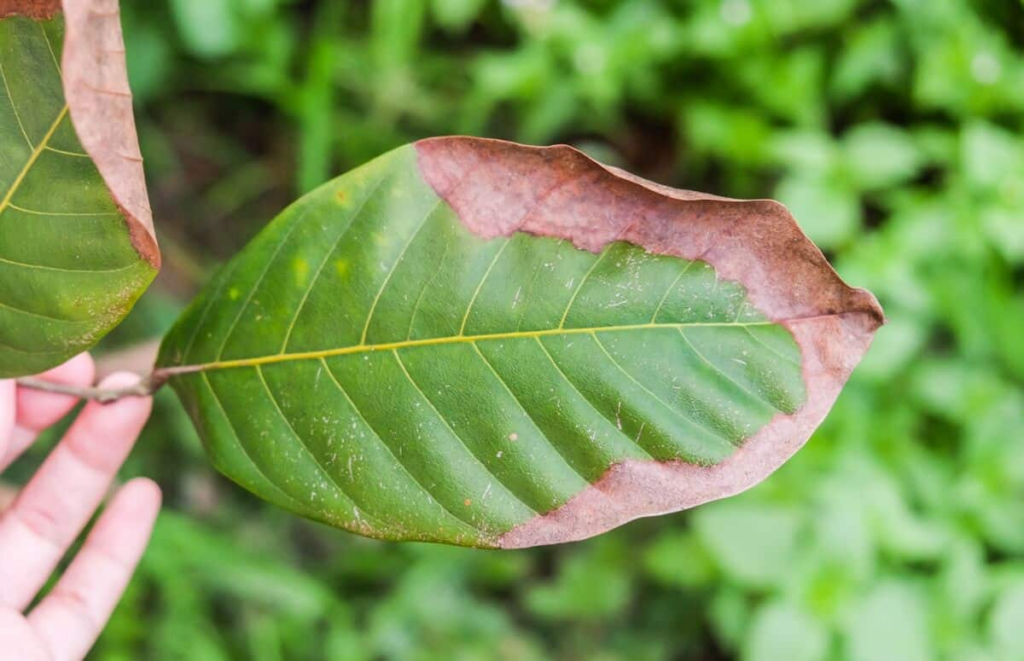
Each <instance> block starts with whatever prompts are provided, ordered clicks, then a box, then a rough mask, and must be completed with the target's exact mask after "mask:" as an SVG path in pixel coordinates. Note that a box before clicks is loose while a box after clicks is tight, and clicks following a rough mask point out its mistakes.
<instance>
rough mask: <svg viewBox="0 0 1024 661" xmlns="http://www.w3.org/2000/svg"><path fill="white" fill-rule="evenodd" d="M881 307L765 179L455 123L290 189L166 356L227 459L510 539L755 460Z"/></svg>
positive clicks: (302, 497)
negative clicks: (519, 141)
mask: <svg viewBox="0 0 1024 661" xmlns="http://www.w3.org/2000/svg"><path fill="white" fill-rule="evenodd" d="M880 322H881V310H880V309H879V308H878V305H877V303H876V302H875V300H874V298H873V297H872V296H871V295H870V294H869V293H867V292H865V291H863V290H856V289H851V288H849V287H848V286H846V285H845V284H844V283H843V282H842V281H841V280H840V279H839V278H838V276H837V275H836V274H835V272H834V271H832V269H831V267H829V266H828V264H827V262H826V261H825V260H824V258H823V257H822V255H821V253H820V252H819V251H818V250H817V249H816V248H815V247H814V246H813V245H812V244H811V243H810V242H808V241H807V239H806V238H805V237H804V236H803V235H802V234H801V233H800V230H799V228H798V227H797V226H796V224H795V223H794V222H793V220H792V217H791V216H789V214H788V213H787V212H786V211H785V209H784V208H782V207H781V206H780V205H778V204H776V203H772V202H763V201H762V202H743V201H737V200H726V199H723V198H715V197H710V196H704V195H701V194H698V193H692V192H689V191H676V190H673V189H668V188H665V187H662V186H658V185H657V184H652V183H650V182H645V181H643V180H639V179H636V178H634V177H632V176H631V175H627V174H625V173H621V172H620V171H617V170H611V169H608V168H605V167H604V166H601V165H600V164H598V163H596V162H594V161H592V160H590V159H589V158H587V157H585V156H583V155H582V154H581V153H580V152H578V151H576V150H574V149H571V148H566V147H553V148H533V147H525V146H522V145H516V144H514V143H504V142H500V141H490V140H478V139H474V138H439V139H434V140H426V141H421V142H419V143H416V144H415V145H411V146H407V147H403V148H400V149H398V150H395V151H393V152H390V153H388V154H386V155H384V156H382V157H380V158H378V159H376V160H375V161H373V162H371V163H370V164H368V165H366V166H364V167H362V168H359V169H358V170H355V171H353V172H351V173H349V174H347V175H345V176H344V177H341V178H340V179H338V180H336V181H333V182H330V183H328V184H326V185H324V186H322V187H320V188H318V189H317V190H315V191H313V192H312V193H310V194H309V195H307V196H306V197H304V198H303V199H301V200H300V201H299V202H297V203H296V204H295V205H293V206H292V207H291V208H289V209H288V210H286V211H285V212H284V213H282V214H281V216H280V217H278V219H277V220H275V221H274V222H273V223H272V224H271V225H270V226H269V227H268V228H267V229H266V230H265V231H264V232H263V233H262V234H261V235H260V236H259V237H258V238H257V239H256V240H255V241H254V242H253V243H252V244H250V245H249V246H248V247H247V248H246V249H245V250H244V251H243V252H242V253H241V254H240V255H239V256H238V257H236V258H235V259H234V260H233V261H232V262H230V263H229V264H228V265H227V266H226V267H225V268H224V269H223V270H222V271H221V273H220V274H219V276H217V277H216V278H215V279H214V281H213V282H212V283H211V284H210V285H209V286H208V287H207V289H206V290H205V291H204V292H203V294H202V295H201V296H200V297H199V298H198V299H197V300H196V302H195V303H194V304H193V306H192V307H191V308H190V309H189V310H188V311H187V312H186V313H185V314H184V315H183V317H182V318H181V319H180V320H179V322H178V323H177V324H176V326H175V328H174V329H173V330H172V331H171V333H170V334H169V335H168V337H167V339H166V340H165V342H164V345H163V347H162V349H161V356H160V359H159V361H158V364H159V365H160V369H158V372H157V374H158V376H162V377H170V379H171V383H172V385H173V386H174V388H175V389H176V391H177V392H178V394H179V395H180V396H181V398H182V400H183V401H184V402H185V405H186V408H187V410H188V411H189V413H190V415H191V416H192V418H193V420H194V422H195V423H196V425H197V427H198V429H199V430H200V434H201V436H202V437H203V439H204V441H205V443H206V445H207V448H208V450H209V452H210V454H211V456H212V458H213V460H214V463H215V464H216V465H217V466H218V468H220V469H221V470H222V471H224V472H225V473H226V474H227V475H228V476H230V477H232V478H233V479H234V480H236V481H238V482H239V483H240V484H242V485H243V486H245V487H246V488H248V489H250V490H252V491H253V492H255V493H257V494H259V495H261V496H263V497H264V498H267V499H268V500H271V501H273V502H275V503H277V504H279V505H281V506H282V507H285V508H287V509H289V510H292V511H294V512H297V513H299V514H302V515H305V516H308V517H310V518H314V519H317V520H320V521H324V522H327V523H330V524H332V525H335V526H338V527H342V528H345V529H348V530H351V531H354V532H358V533H362V534H365V535H368V536H372V537H381V538H386V539H418V540H429V541H440V542H446V543H451V544H462V545H470V546H487V547H503V548H512V547H521V546H532V545H536V544H546V543H548V544H549V543H556V542H561V541H568V540H573V539H581V538H583V537H588V536H590V535H594V534H597V533H600V532H603V531H605V530H607V529H609V528H612V527H614V526H617V525H620V524H621V523H624V522H626V521H628V520H630V519H633V518H636V517H638V516H645V515H652V514H658V513H663V512H666V511H675V510H679V509H684V508H686V507H692V506H694V505H696V504H699V503H702V502H705V501H708V500H713V499H715V498H721V497H724V496H727V495H731V494H733V493H736V492H738V491H741V490H743V489H745V488H747V487H748V486H750V485H751V484H754V483H756V482H757V481H759V480H760V479H763V478H764V477H765V476H766V475H767V474H768V473H770V472H771V471H772V470H774V469H775V468H776V467H778V466H779V465H780V464H781V463H782V462H783V461H785V459H786V458H788V457H789V456H790V455H791V454H792V453H793V452H795V451H796V450H797V449H798V448H799V447H800V445H802V443H803V442H804V441H805V440H806V439H807V437H808V436H809V435H810V433H811V431H812V430H813V429H814V428H815V427H816V426H817V424H818V423H819V422H820V420H821V419H822V417H823V416H824V415H825V413H826V412H827V410H828V407H829V406H831V403H832V401H833V399H834V398H835V396H836V395H837V394H838V392H839V390H840V388H841V387H842V384H843V383H844V382H845V380H846V378H847V376H848V374H849V372H850V370H852V368H853V367H854V365H856V363H857V362H858V361H859V359H860V357H861V355H862V354H863V352H864V351H865V350H866V349H867V346H868V343H869V342H870V338H871V336H872V334H873V332H874V330H875V328H877V326H878V324H879V323H880Z"/></svg>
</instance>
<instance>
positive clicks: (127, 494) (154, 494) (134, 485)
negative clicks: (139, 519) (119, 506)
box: [116, 477, 164, 511]
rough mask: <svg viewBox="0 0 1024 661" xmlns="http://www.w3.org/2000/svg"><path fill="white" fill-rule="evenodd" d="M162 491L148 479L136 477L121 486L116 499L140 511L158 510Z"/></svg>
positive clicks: (161, 500) (161, 499)
mask: <svg viewBox="0 0 1024 661" xmlns="http://www.w3.org/2000/svg"><path fill="white" fill-rule="evenodd" d="M163 497H164V496H163V491H162V490H161V489H160V485H158V484H157V483H156V482H154V481H153V480H151V479H149V478H148V477H136V478H133V479H131V480H129V481H128V482H126V483H125V485H124V486H122V487H121V488H120V489H119V490H118V492H117V496H116V498H117V499H118V500H123V501H126V502H127V503H130V504H132V505H133V506H135V507H137V508H139V509H140V510H147V511H148V510H159V509H160V505H161V504H162V503H163Z"/></svg>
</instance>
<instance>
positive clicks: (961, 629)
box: [95, 0, 1024, 661]
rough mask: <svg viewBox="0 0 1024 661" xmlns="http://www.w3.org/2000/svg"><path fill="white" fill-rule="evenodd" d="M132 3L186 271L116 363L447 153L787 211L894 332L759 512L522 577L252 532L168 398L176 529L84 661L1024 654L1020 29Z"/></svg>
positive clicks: (898, 6)
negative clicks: (315, 222)
mask: <svg viewBox="0 0 1024 661" xmlns="http://www.w3.org/2000/svg"><path fill="white" fill-rule="evenodd" d="M124 5H125V6H124V11H125V29H126V36H127V40H128V52H129V63H130V66H131V74H132V79H133V85H134V89H135V90H136V92H137V97H138V102H139V123H140V128H141V132H142V139H143V150H144V153H145V154H146V155H147V160H148V171H149V175H150V178H151V182H152V183H151V187H152V192H153V198H154V206H155V208H156V210H157V216H158V219H159V221H160V229H161V231H162V236H163V244H164V247H165V251H166V256H167V260H166V269H165V273H164V275H163V276H162V280H161V281H160V284H159V286H158V288H157V290H156V291H154V292H151V294H150V295H149V296H147V298H146V303H145V304H144V305H142V306H141V308H140V309H139V312H138V313H137V314H136V315H135V316H134V318H133V319H132V320H131V323H130V324H129V325H128V326H127V327H126V328H125V329H122V331H120V332H119V333H118V337H119V338H120V341H127V340H130V339H133V338H138V337H145V336H154V335H156V334H158V333H159V332H160V331H162V330H163V329H164V328H166V327H167V325H168V323H169V321H170V319H172V318H173V315H174V313H175V310H176V309H178V307H179V306H180V305H181V302H182V301H183V300H186V299H187V297H188V295H190V293H191V291H192V290H194V288H195V287H196V286H197V284H198V283H199V282H201V280H202V279H203V278H204V277H205V274H206V273H208V269H209V268H210V266H211V265H213V264H215V263H216V262H217V261H219V260H221V259H223V258H225V257H226V256H228V255H230V254H231V253H233V252H234V250H236V249H237V248H238V247H239V246H240V245H242V244H243V243H244V241H245V240H247V239H248V238H249V237H251V236H252V235H253V234H255V233H256V232H257V231H258V230H259V229H260V228H261V226H262V224H263V223H264V222H266V221H267V220H268V219H269V218H271V217H273V215H274V214H275V213H276V211H277V210H278V209H280V208H281V207H282V206H283V205H284V204H286V203H287V202H288V201H290V200H291V199H293V198H294V197H296V196H297V195H298V194H299V193H301V192H302V191H305V190H308V189H309V188H310V187H312V186H314V185H315V184H317V183H319V182H320V181H322V180H325V179H327V178H329V177H331V176H334V175H335V174H338V173H340V172H342V171H344V170H347V169H349V168H351V167H353V166H356V165H358V164H360V163H362V162H364V161H366V160H368V159H369V158H371V157H373V156H375V155H377V154H379V153H381V152H382V151H384V150H386V149H389V148H391V147H394V146H396V145H399V144H401V143H404V142H407V141H410V140H413V139H416V138H419V137H424V136H429V135H437V134H447V133H469V134H477V135H488V136H493V137H504V138H512V139H518V140H521V141H526V142H534V143H550V142H572V143H574V144H577V145H579V146H581V147H583V148H584V149H586V150H588V151H589V152H590V153H592V154H594V155H595V156H596V157H598V158H600V159H601V160H604V161H606V162H612V163H615V164H618V165H622V166H624V167H626V168H628V169H630V170H633V171H635V172H638V173H640V174H642V175H645V176H647V177H649V178H653V179H656V180H658V181H661V182H663V183H668V184H673V185H677V186H681V187H685V188H694V189H698V190H706V191H710V192H714V193H718V194H722V195H729V196H735V197H752V196H770V197H777V198H778V199H780V200H782V201H783V202H785V203H786V204H787V205H789V207H790V208H791V210H792V211H793V212H794V214H795V215H796V217H797V219H798V220H799V221H800V223H801V224H802V226H803V227H804V229H805V230H806V232H807V233H808V234H809V235H810V236H811V237H812V238H813V239H814V240H815V241H817V242H818V244H819V245H820V246H821V247H822V248H823V249H824V250H826V252H828V254H829V256H830V257H831V258H833V260H834V261H835V263H836V265H837V268H838V269H839V271H840V272H841V273H842V275H843V276H844V277H846V278H847V279H848V280H849V281H851V282H852V283H855V284H857V285H861V286H865V287H869V288H871V289H872V290H873V291H875V292H876V293H877V294H878V296H879V298H880V299H881V300H882V303H883V304H884V306H885V308H886V312H887V314H888V316H889V319H890V323H889V325H888V326H886V327H885V328H883V329H882V331H881V332H880V333H879V335H878V338H877V340H876V342H875V346H874V347H873V349H872V351H871V352H870V353H869V355H868V358H867V360H866V361H865V363H864V364H863V365H862V366H861V368H860V369H859V370H858V371H857V372H856V374H855V375H854V378H853V379H852V381H851V383H850V385H849V386H848V389H847V390H846V391H845V392H844V394H843V395H842V397H841V398H840V400H839V403H838V404H837V406H836V407H835V409H834V410H833V412H832V414H831V416H830V417H829V418H828V420H827V422H826V423H825V425H824V426H823V427H822V428H821V430H820V431H819V432H818V433H817V434H816V435H815V437H814V438H813V440H812V441H811V442H810V444H809V445H808V446H807V447H806V448H805V449H804V450H803V451H802V452H801V453H800V454H799V455H798V456H797V457H796V458H795V459H794V460H792V461H791V462H790V463H789V464H787V465H786V466H785V467H784V468H783V469H782V470H781V471H779V472H778V473H777V474H776V475H775V476H773V477H772V478H771V479H769V480H768V481H767V482H766V483H764V484H763V485H762V486H760V487H758V488H755V489H754V490H752V491H750V492H748V493H746V494H744V495H742V496H739V497H736V498H734V499H731V500H728V501H724V502H719V503H715V504H711V505H708V506H705V507H701V508H698V509H697V510H695V511H692V512H689V513H684V514H679V515H673V516H668V517H663V518H660V519H652V520H644V521H639V522H636V523H633V524H630V525H629V526H626V527H625V528H623V529H620V530H617V531H615V532H612V533H610V534H607V535H604V536H602V537H600V538H597V539H593V540H590V541H587V542H582V543H578V544H573V545H568V546H564V547H560V548H553V549H538V550H531V551H522V552H505V553H497V552H480V551H468V550H461V549H452V548H442V547H435V546H424V545H416V544H406V545H395V544H386V543H378V542H373V541H370V540H365V539H361V538H358V537H354V536H350V535H346V534H344V533H340V532H335V531H331V530H327V529H325V528H322V527H319V526H316V525H314V524H310V523H307V522H304V521H301V520H298V519H296V518H294V517H291V516H289V515H286V514H284V513H283V512H280V511H277V510H275V509H273V508H271V507H269V506H265V505H262V504H261V503H259V502H257V501H256V499H254V498H251V497H249V496H248V495H246V494H244V493H242V492H241V491H240V490H238V489H237V488H235V487H233V486H232V485H230V484H228V483H227V482H226V481H225V480H223V479H221V478H219V477H218V476H216V475H215V474H213V473H212V471H211V469H210V468H209V466H208V464H207V463H206V461H205V460H204V459H203V457H202V451H201V448H200V446H199V443H198V441H197V440H196V438H195V436H194V434H193V432H191V431H190V428H189V425H188V423H187V421H186V420H185V419H184V418H183V416H182V414H181V412H180V411H179V409H178V408H177V406H178V405H177V403H176V402H175V401H173V397H172V396H171V395H170V394H169V393H161V395H160V398H159V402H158V408H157V414H156V416H155V419H154V422H153V424H151V425H150V428H149V430H148V431H147V432H146V436H145V438H144V440H143V442H142V443H141V444H140V446H139V448H138V450H137V451H136V452H135V454H134V456H133V458H132V460H131V464H130V467H129V472H131V473H146V474H149V475H153V476H154V477H156V478H157V479H158V480H159V481H160V482H161V483H162V484H163V485H164V486H165V488H166V490H167V501H168V507H167V511H166V512H165V513H164V514H163V516H162V518H161V520H160V523H159V525H158V527H157V532H156V536H155V539H154V543H153V545H152V547H151V548H150V550H149V552H148V555H147V556H146V559H145V561H144V563H143V565H142V568H141V570H140V572H139V575H138V577H137V579H136V580H135V581H134V583H133V584H132V586H131V590H130V592H129V595H128V597H127V598H126V600H125V602H124V604H123V605H122V606H121V607H120V609H119V610H118V612H117V615H116V617H115V619H114V621H113V623H112V625H111V627H110V628H109V629H108V630H107V632H106V633H105V635H104V637H103V638H102V639H101V641H100V643H99V646H98V647H97V649H96V652H95V657H96V658H97V659H105V660H106V659H110V660H114V659H139V658H146V659H154V660H161V659H182V658H187V659H194V660H197V661H201V660H205V659H211V660H212V659H231V658H246V659H257V660H267V661H270V660H276V659H376V658H386V659H503V658H504V659H532V658H538V659H540V658H562V659H608V660H611V659H630V660H633V659H725V658H740V659H745V660H748V661H774V660H778V659H787V660H793V661H817V660H833V659H835V660H839V659H842V660H847V659H848V660H850V661H875V660H879V659H900V660H901V661H912V660H918V659H920V660H927V659H956V660H963V661H968V660H977V661H981V660H989V659H992V660H997V661H1011V660H1018V659H1024V293H1022V289H1024V287H1022V283H1024V218H1022V209H1024V139H1022V137H1021V129H1022V128H1024V5H1022V4H1021V3H1020V2H1019V0H1003V1H997V0H987V1H985V0H979V1H977V2H968V1H967V0H943V1H942V2H934V1H931V0H889V1H886V0H699V1H698V0H694V1H690V2H684V1H683V0H621V1H615V0H588V1H583V0H577V1H575V2H573V1H569V0H557V1H556V0H505V1H504V2H501V3H498V2H493V1H488V0H430V1H429V2H426V1H425V2H417V1H415V0H379V1H378V2H373V3H367V2H352V3H347V2H340V1H338V2H332V1H329V0H325V1H321V2H308V1H303V2H300V1H298V0H295V1H288V0H167V1H166V2H135V3H133V2H126V3H124ZM115 341H116V340H115Z"/></svg>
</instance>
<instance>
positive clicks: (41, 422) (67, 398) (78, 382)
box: [17, 353, 96, 432]
mask: <svg viewBox="0 0 1024 661" xmlns="http://www.w3.org/2000/svg"><path fill="white" fill-rule="evenodd" d="M95 376H96V365H95V363H94V362H93V360H92V356H90V355H89V354H87V353H80V354H78V355H77V356H75V357H74V358H72V359H71V360H69V361H67V362H66V363H63V364H62V365H58V366H57V367H54V368H53V369H51V370H47V371H46V372H43V373H42V374H39V375H37V378H40V379H43V380H46V381H51V382H53V383H63V384H67V385H72V386H89V385H92V382H93V379H94V378H95ZM77 401H78V400H77V399H76V398H75V397H73V396H71V395H58V394H56V393H52V392H43V391H41V390H33V389H31V388H19V389H18V391H17V422H18V426H20V427H24V428H25V429H28V430H31V431H35V432H38V431H42V430H43V429H46V428H47V427H49V426H51V425H53V424H55V423H56V422H57V421H58V420H60V419H61V418H62V417H64V416H65V415H66V414H67V412H68V411H70V410H71V409H72V408H73V407H74V405H75V403H76V402H77Z"/></svg>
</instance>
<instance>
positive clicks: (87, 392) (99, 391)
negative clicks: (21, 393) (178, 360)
mask: <svg viewBox="0 0 1024 661" xmlns="http://www.w3.org/2000/svg"><path fill="white" fill-rule="evenodd" d="M165 382H166V379H161V378H156V375H155V374H150V375H149V376H147V377H146V378H144V379H142V380H141V381H139V382H138V383H135V384H132V385H130V386H125V387H123V388H96V387H92V386H73V385H69V384H66V383H54V382H53V381H45V380H43V379H39V378H36V377H31V376H28V377H23V378H20V379H17V384H18V387H20V388H31V389H33V390H41V391H44V392H53V393H59V394H61V395H73V396H75V397H78V398H80V399H89V400H93V401H97V402H99V403H101V404H109V403H111V402H116V401H117V400H119V399H122V398H124V397H149V396H150V395H152V394H153V393H155V392H156V391H157V390H159V389H160V386H162V385H163V384H164V383H165Z"/></svg>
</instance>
